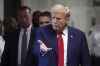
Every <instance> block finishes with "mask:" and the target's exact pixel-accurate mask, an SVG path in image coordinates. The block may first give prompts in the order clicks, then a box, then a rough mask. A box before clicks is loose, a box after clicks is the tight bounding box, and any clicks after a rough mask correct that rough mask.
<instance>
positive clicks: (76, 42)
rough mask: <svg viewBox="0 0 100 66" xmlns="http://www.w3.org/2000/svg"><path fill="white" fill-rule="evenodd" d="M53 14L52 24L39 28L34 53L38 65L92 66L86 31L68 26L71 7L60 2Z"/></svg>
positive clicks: (53, 9) (54, 7)
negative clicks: (37, 57) (37, 58)
mask: <svg viewBox="0 0 100 66" xmlns="http://www.w3.org/2000/svg"><path fill="white" fill-rule="evenodd" d="M51 14H52V25H48V26H44V27H40V28H38V29H37V38H36V42H35V45H34V49H33V53H35V55H37V56H39V64H38V66H80V65H81V66H91V60H90V54H89V50H88V45H87V40H86V36H85V33H84V32H82V31H80V30H78V29H76V28H73V27H70V26H68V23H69V20H70V10H69V8H68V7H64V6H63V5H60V4H58V5H55V6H53V8H52V11H51Z"/></svg>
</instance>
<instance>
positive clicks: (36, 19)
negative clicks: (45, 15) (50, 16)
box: [32, 11, 41, 28]
mask: <svg viewBox="0 0 100 66" xmlns="http://www.w3.org/2000/svg"><path fill="white" fill-rule="evenodd" d="M40 13H41V11H34V12H33V14H32V16H33V18H32V23H33V26H34V27H35V28H38V27H39V22H38V18H39V15H40Z"/></svg>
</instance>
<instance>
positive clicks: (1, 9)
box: [0, 0, 4, 20]
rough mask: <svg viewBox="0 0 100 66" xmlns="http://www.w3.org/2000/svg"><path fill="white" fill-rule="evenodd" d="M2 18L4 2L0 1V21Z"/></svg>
mask: <svg viewBox="0 0 100 66" xmlns="http://www.w3.org/2000/svg"><path fill="white" fill-rule="evenodd" d="M3 18H4V0H0V19H1V20H3Z"/></svg>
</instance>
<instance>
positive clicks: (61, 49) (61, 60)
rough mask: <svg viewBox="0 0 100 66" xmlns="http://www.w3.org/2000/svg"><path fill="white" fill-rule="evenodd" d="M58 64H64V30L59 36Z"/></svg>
mask: <svg viewBox="0 0 100 66" xmlns="http://www.w3.org/2000/svg"><path fill="white" fill-rule="evenodd" d="M58 66H64V43H63V38H62V32H61V33H60V34H59V36H58Z"/></svg>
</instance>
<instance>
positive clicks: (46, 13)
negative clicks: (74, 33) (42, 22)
mask: <svg viewBox="0 0 100 66" xmlns="http://www.w3.org/2000/svg"><path fill="white" fill-rule="evenodd" d="M41 16H47V17H50V18H51V13H50V12H49V11H44V12H41V13H40V15H39V18H40V17H41Z"/></svg>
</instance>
